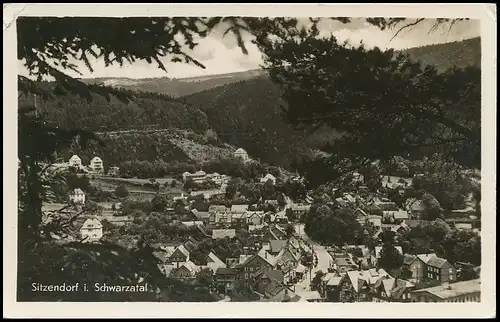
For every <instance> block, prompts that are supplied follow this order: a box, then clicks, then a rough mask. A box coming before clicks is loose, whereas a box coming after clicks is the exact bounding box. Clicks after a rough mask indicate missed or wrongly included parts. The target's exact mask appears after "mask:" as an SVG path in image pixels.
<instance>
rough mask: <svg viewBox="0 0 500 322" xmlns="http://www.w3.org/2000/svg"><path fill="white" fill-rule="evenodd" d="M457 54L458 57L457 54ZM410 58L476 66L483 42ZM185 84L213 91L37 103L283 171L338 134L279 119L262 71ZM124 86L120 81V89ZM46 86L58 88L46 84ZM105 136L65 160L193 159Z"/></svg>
mask: <svg viewBox="0 0 500 322" xmlns="http://www.w3.org/2000/svg"><path fill="white" fill-rule="evenodd" d="M457 51H459V52H458V53H457V54H453V53H455V52H457ZM405 53H406V54H408V55H409V56H410V57H411V58H412V59H414V60H420V61H422V62H423V63H424V64H432V65H435V66H437V68H438V69H439V70H443V69H446V68H448V67H450V66H452V65H456V66H457V67H464V66H468V65H474V66H478V65H479V62H480V38H473V39H470V40H465V41H462V42H454V43H447V44H440V45H431V46H424V47H419V48H411V49H408V50H406V51H405ZM450 55H453V59H450V58H451V57H450ZM111 80H112V79H111ZM154 80H155V79H145V80H133V82H132V84H136V85H137V84H140V83H141V82H143V84H154ZM95 81H96V82H97V80H95ZM108 81H109V80H108ZM89 82H90V80H89ZM184 82H185V84H188V83H192V84H197V85H196V86H198V89H200V90H201V89H206V88H209V89H207V90H204V91H201V92H198V93H195V94H192V95H188V96H184V97H181V98H175V97H173V96H170V95H166V94H164V93H168V90H165V89H166V88H167V89H168V86H166V87H165V86H156V85H151V86H150V85H147V86H146V85H144V86H142V85H140V86H139V85H137V86H139V87H137V86H136V85H134V86H130V87H129V88H134V89H139V90H145V91H150V92H138V91H135V90H131V89H124V88H119V89H118V88H117V89H115V90H114V91H115V92H116V93H117V96H120V95H118V94H127V95H129V96H132V97H133V100H132V102H130V103H125V102H122V101H121V100H119V99H117V98H116V97H113V96H112V97H111V99H110V100H109V101H108V100H106V99H105V98H104V97H102V96H98V95H95V97H93V100H92V101H90V102H89V101H87V100H85V99H83V98H81V97H79V96H70V95H68V96H57V97H55V98H51V99H50V100H43V99H42V98H41V97H37V100H36V106H37V110H38V111H39V112H40V113H43V114H44V115H45V118H46V120H47V122H49V123H51V124H54V125H56V126H59V127H62V128H69V129H73V128H79V129H86V130H92V131H98V132H108V131H118V130H119V131H127V130H130V129H134V130H146V129H147V130H151V129H172V130H177V129H178V130H187V131H190V132H192V133H193V134H201V135H203V134H204V133H206V132H207V131H214V132H215V133H216V136H217V138H216V141H218V142H219V143H222V142H223V143H227V144H230V145H232V146H234V147H242V148H244V149H245V150H247V151H248V152H249V154H250V156H251V157H253V158H255V159H258V160H260V161H261V162H265V163H269V164H275V165H279V166H282V167H285V168H290V167H291V166H292V165H293V164H294V162H295V161H296V160H297V158H300V156H301V155H303V154H304V153H310V152H311V149H320V148H321V146H322V145H323V144H325V143H331V142H333V141H334V139H335V138H336V137H338V135H339V134H338V133H336V132H335V131H333V130H331V129H329V128H320V129H319V130H317V131H315V132H305V131H304V130H299V129H295V128H293V127H292V125H290V124H289V123H287V122H286V121H285V120H284V119H283V117H282V113H281V112H282V106H283V105H284V103H283V101H282V100H281V98H280V91H279V88H278V86H277V85H275V84H274V83H272V82H271V80H270V79H269V78H268V76H267V75H263V74H262V73H257V72H255V71H249V72H248V73H247V74H245V73H235V74H234V78H232V80H231V81H228V78H223V77H221V78H217V77H215V78H208V79H203V78H200V79H196V80H193V81H192V82H188V81H187V80H184ZM207 82H208V83H207ZM217 82H219V83H217ZM220 82H222V83H220ZM119 83H120V82H117V83H116V84H118V85H117V86H119ZM216 83H217V84H216ZM108 84H110V83H109V82H108ZM116 84H115V85H116ZM201 84H205V85H207V86H205V85H203V86H202V85H201ZM210 84H212V85H210ZM221 85H223V86H221ZM43 86H45V87H50V86H53V85H52V84H51V83H48V82H47V83H45V84H43ZM193 86H194V85H193ZM193 91H194V90H193ZM193 91H191V92H193ZM154 92H156V93H154ZM185 93H187V92H185ZM19 105H20V106H21V107H22V106H28V105H31V106H33V105H35V97H34V96H28V97H26V96H21V97H20V99H19ZM459 117H460V116H459ZM467 119H473V118H472V117H468V118H467ZM101 136H102V138H103V142H104V143H105V145H98V144H94V145H92V146H91V148H90V149H87V150H86V151H83V150H79V149H76V148H75V149H69V150H68V151H66V152H65V153H63V154H64V155H63V156H64V157H65V158H67V157H68V156H69V155H70V154H72V153H77V154H79V155H82V157H83V158H84V159H86V158H91V157H92V155H94V154H97V155H100V156H102V157H103V158H105V160H106V161H107V162H106V163H107V164H108V165H109V164H119V163H120V162H123V161H128V160H136V159H137V160H148V161H154V160H163V161H166V162H169V161H172V160H173V159H178V160H180V161H186V160H187V159H189V157H188V156H187V155H186V153H185V151H182V149H180V148H178V147H176V146H175V144H173V143H172V142H171V141H170V138H171V135H170V134H168V133H167V134H165V133H162V132H160V133H154V134H151V133H146V132H145V133H140V132H138V133H115V134H113V135H101Z"/></svg>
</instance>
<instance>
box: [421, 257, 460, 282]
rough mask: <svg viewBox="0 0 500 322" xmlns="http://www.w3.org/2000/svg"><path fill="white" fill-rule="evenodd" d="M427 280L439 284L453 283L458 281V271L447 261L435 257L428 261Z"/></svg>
mask: <svg viewBox="0 0 500 322" xmlns="http://www.w3.org/2000/svg"><path fill="white" fill-rule="evenodd" d="M427 278H428V279H431V280H435V281H439V282H453V281H456V280H457V271H456V269H455V267H453V265H451V263H450V262H448V261H447V260H446V259H444V258H440V257H438V256H434V257H432V258H430V259H429V261H427Z"/></svg>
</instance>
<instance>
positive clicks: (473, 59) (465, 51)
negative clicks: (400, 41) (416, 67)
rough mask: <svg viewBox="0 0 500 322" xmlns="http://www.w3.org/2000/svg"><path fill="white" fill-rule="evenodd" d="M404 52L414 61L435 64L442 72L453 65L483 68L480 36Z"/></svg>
mask: <svg viewBox="0 0 500 322" xmlns="http://www.w3.org/2000/svg"><path fill="white" fill-rule="evenodd" d="M402 52H403V53H404V54H406V55H408V56H409V57H410V59H412V60H414V61H421V62H422V63H424V64H425V65H432V66H435V67H436V68H437V70H438V71H440V72H443V71H445V70H447V69H449V68H451V67H458V68H465V67H467V66H473V67H477V68H481V38H479V37H476V38H471V39H466V40H463V41H456V42H450V43H446V44H440V45H428V46H422V47H414V48H410V49H407V50H403V51H402Z"/></svg>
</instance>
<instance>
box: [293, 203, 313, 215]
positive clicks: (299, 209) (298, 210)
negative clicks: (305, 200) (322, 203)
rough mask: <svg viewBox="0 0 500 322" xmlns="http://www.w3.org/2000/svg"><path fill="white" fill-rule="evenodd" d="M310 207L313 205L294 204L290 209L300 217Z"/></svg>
mask: <svg viewBox="0 0 500 322" xmlns="http://www.w3.org/2000/svg"><path fill="white" fill-rule="evenodd" d="M310 208H311V205H300V204H294V205H292V206H291V207H290V208H289V209H290V210H291V211H292V213H293V214H294V216H296V218H300V217H302V216H303V215H305V214H306V213H307V212H308V211H309V209H310Z"/></svg>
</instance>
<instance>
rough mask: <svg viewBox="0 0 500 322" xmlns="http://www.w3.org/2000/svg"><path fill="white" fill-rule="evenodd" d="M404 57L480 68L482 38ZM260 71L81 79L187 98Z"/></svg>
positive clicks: (412, 51) (418, 50)
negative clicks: (188, 75) (179, 76)
mask: <svg viewBox="0 0 500 322" xmlns="http://www.w3.org/2000/svg"><path fill="white" fill-rule="evenodd" d="M400 52H402V53H404V54H407V55H408V56H409V57H410V59H412V60H414V61H421V62H422V63H423V64H425V65H433V66H435V67H436V68H437V69H438V70H439V71H440V72H442V71H444V70H446V69H448V68H450V67H452V66H456V67H459V68H464V67H466V66H476V67H480V66H481V38H480V37H476V38H470V39H466V40H463V41H456V42H450V43H444V44H437V45H427V46H422V47H413V48H409V49H405V50H402V51H400ZM266 74H267V73H266V71H264V70H262V69H253V70H248V71H243V72H234V73H227V74H217V75H206V76H197V77H185V78H169V77H159V78H140V79H133V78H121V77H105V78H87V79H81V80H82V81H83V82H85V83H93V84H95V83H103V84H104V85H107V86H112V87H116V88H124V89H129V90H134V91H143V92H154V93H160V94H166V95H170V96H173V97H181V96H187V95H191V94H195V93H199V92H202V91H205V90H209V89H212V88H216V87H219V86H224V85H228V84H232V83H237V82H241V81H246V80H250V79H255V78H258V77H262V76H264V75H266Z"/></svg>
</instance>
